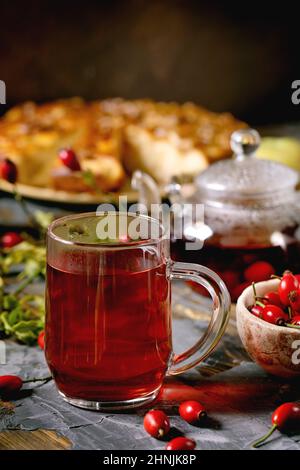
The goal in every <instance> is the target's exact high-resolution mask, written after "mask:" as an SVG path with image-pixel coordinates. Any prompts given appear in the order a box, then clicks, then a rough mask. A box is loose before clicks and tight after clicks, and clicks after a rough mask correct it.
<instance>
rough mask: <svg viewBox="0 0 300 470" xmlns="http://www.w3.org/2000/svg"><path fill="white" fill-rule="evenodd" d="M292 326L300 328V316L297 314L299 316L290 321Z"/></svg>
mask: <svg viewBox="0 0 300 470" xmlns="http://www.w3.org/2000/svg"><path fill="white" fill-rule="evenodd" d="M290 324H291V325H295V326H300V314H299V313H298V312H297V315H295V316H293V317H292V319H291V320H290Z"/></svg>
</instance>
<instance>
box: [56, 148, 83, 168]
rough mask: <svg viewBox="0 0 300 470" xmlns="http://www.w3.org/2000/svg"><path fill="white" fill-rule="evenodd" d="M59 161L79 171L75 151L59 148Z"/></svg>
mask: <svg viewBox="0 0 300 470" xmlns="http://www.w3.org/2000/svg"><path fill="white" fill-rule="evenodd" d="M58 156H59V158H60V161H61V162H62V163H63V164H64V165H65V166H66V167H68V168H69V169H70V170H72V171H80V170H81V167H80V164H79V161H78V158H77V156H76V153H75V152H74V150H72V149H61V150H60V151H59V153H58Z"/></svg>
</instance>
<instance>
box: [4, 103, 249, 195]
mask: <svg viewBox="0 0 300 470" xmlns="http://www.w3.org/2000/svg"><path fill="white" fill-rule="evenodd" d="M241 127H245V124H244V123H242V122H239V121H238V120H236V119H235V118H234V117H233V116H232V115H231V114H227V113H223V114H217V113H212V112H210V111H207V110H206V109H204V108H201V107H200V106H197V105H195V104H193V103H186V104H183V105H180V104H177V103H158V102H154V101H151V100H132V101H130V100H124V99H121V98H113V99H107V100H98V101H93V102H85V101H84V100H82V99H80V98H71V99H66V100H58V101H54V102H51V103H46V104H35V103H32V102H27V103H24V104H22V105H19V106H16V107H14V108H12V109H11V110H9V111H8V112H7V113H6V114H5V115H4V117H3V118H2V119H0V158H1V157H2V158H9V159H11V160H12V161H13V162H14V163H15V164H16V166H17V169H18V182H20V183H23V184H26V185H31V186H39V187H50V188H57V189H62V190H66V191H71V192H84V191H94V190H95V188H97V189H100V190H101V191H104V192H109V191H117V190H119V189H120V188H121V187H122V185H123V183H124V181H125V179H126V177H127V175H130V174H131V173H132V172H133V171H134V170H136V169H141V170H143V171H145V172H147V173H149V174H150V175H151V176H152V177H154V178H155V179H156V181H157V182H158V183H161V184H162V183H165V182H168V181H170V179H171V178H172V177H174V176H184V175H186V176H188V177H191V176H193V175H195V174H197V173H199V172H200V171H202V170H203V169H205V168H206V167H207V165H209V163H210V162H212V161H214V160H216V159H220V158H226V157H228V156H229V155H230V146H229V141H230V135H231V133H232V132H233V131H234V130H236V129H239V128H241ZM62 148H70V149H72V150H73V151H74V152H75V154H76V156H77V159H78V161H79V164H80V171H72V170H71V169H70V168H68V167H67V166H64V165H63V164H62V162H61V161H60V158H59V151H60V149H62Z"/></svg>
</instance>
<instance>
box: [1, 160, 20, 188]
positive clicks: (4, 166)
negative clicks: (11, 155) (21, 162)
mask: <svg viewBox="0 0 300 470" xmlns="http://www.w3.org/2000/svg"><path fill="white" fill-rule="evenodd" d="M17 177H18V171H17V167H16V165H15V164H14V162H12V161H11V160H9V159H8V158H5V159H4V160H1V161H0V178H2V179H4V180H6V181H8V182H9V183H12V184H15V182H16V181H17Z"/></svg>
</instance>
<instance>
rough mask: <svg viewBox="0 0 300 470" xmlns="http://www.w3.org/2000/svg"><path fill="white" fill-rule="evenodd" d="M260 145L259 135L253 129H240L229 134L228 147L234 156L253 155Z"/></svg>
mask: <svg viewBox="0 0 300 470" xmlns="http://www.w3.org/2000/svg"><path fill="white" fill-rule="evenodd" d="M259 145H260V135H259V133H258V132H257V131H256V130H255V129H240V130H238V131H235V132H233V133H232V134H231V138H230V147H231V150H232V151H233V153H234V154H235V156H236V158H239V159H240V158H244V157H246V156H250V155H253V154H254V153H255V152H256V150H257V149H258V147H259Z"/></svg>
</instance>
